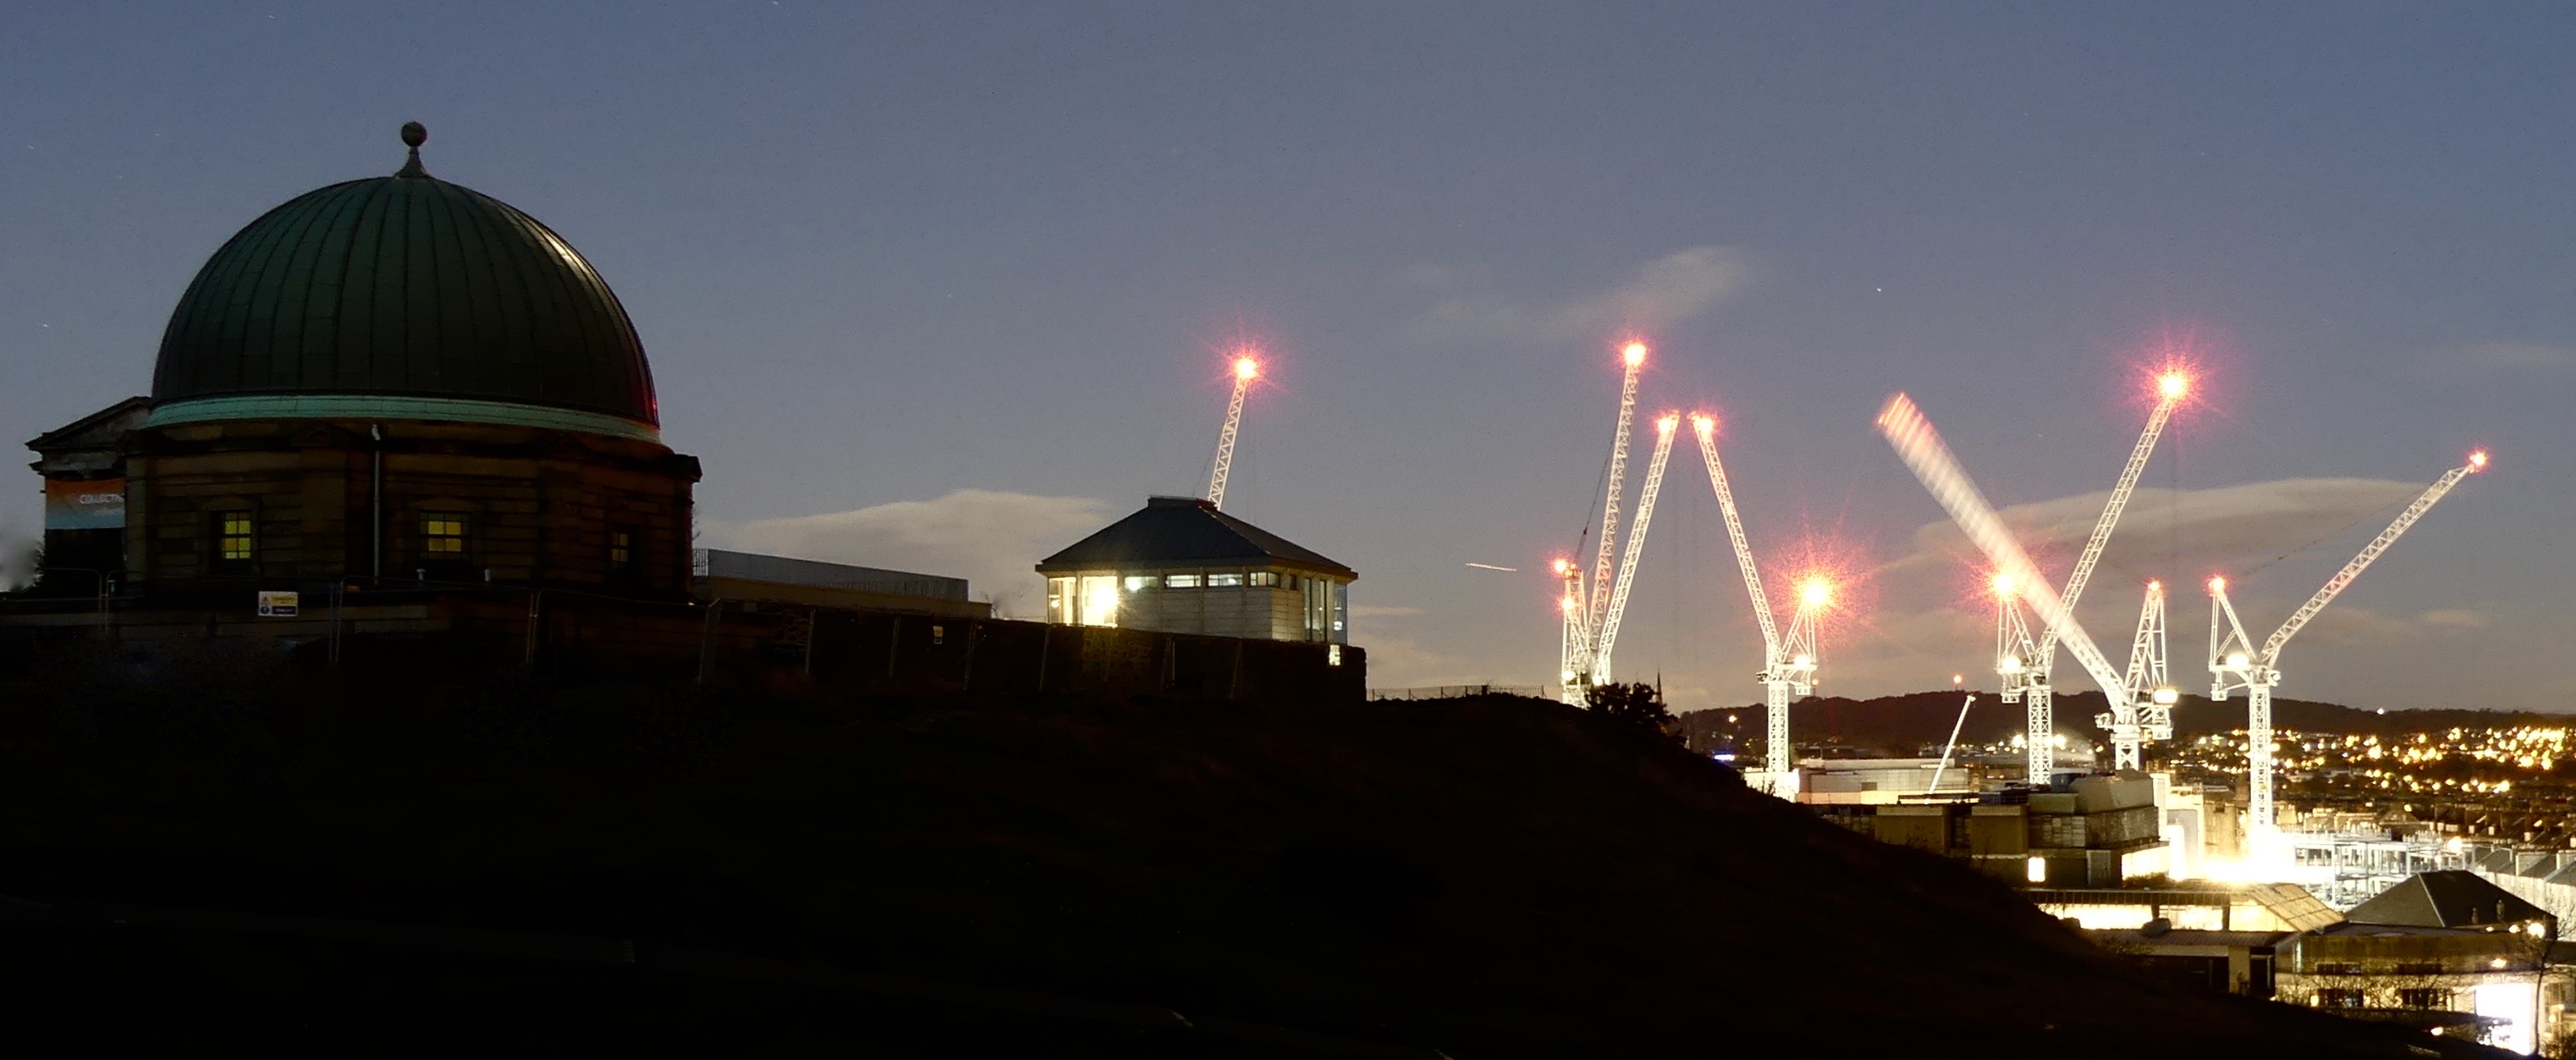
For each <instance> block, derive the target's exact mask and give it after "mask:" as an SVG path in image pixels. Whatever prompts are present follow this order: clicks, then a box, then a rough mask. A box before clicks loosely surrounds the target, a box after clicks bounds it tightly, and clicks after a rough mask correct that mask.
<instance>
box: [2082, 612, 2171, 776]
mask: <svg viewBox="0 0 2576 1060" xmlns="http://www.w3.org/2000/svg"><path fill="white" fill-rule="evenodd" d="M2120 689H2121V693H2120V694H2119V695H2106V696H2105V697H2104V698H2106V699H2108V700H2109V701H2110V702H2111V705H2112V709H2110V710H2109V711H2106V712H2104V713H2101V714H2096V715H2094V716H2093V723H2094V724H2096V725H2099V726H2101V727H2102V728H2103V729H2104V730H2105V731H2108V732H2109V733H2110V734H2111V768H2113V769H2143V768H2145V767H2146V762H2145V753H2144V751H2145V744H2146V743H2147V742H2148V741H2150V740H2170V739H2173V708H2174V704H2175V703H2176V702H2178V701H2180V700H2181V699H2182V693H2181V692H2180V691H2178V690H2176V689H2175V688H2174V686H2173V681H2172V680H2171V675H2170V674H2168V673H2167V671H2166V668H2165V583H2163V582H2161V581H2151V582H2148V583H2147V598H2146V603H2145V605H2144V606H2142V607H2140V608H2139V609H2138V632H2137V636H2136V637H2134V638H2132V639H2131V640H2130V641H2129V670H2128V673H2127V675H2126V676H2125V677H2124V679H2123V680H2122V681H2121V682H2120ZM2123 705H2125V706H2126V707H2127V708H2128V709H2126V710H2123V709H2121V708H2122V706H2123Z"/></svg>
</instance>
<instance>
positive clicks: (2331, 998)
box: [2317, 990, 2362, 1008]
mask: <svg viewBox="0 0 2576 1060" xmlns="http://www.w3.org/2000/svg"><path fill="white" fill-rule="evenodd" d="M2317 1007H2318V1008H2360V1007H2362V995H2361V991H2359V990H2319V991H2317Z"/></svg>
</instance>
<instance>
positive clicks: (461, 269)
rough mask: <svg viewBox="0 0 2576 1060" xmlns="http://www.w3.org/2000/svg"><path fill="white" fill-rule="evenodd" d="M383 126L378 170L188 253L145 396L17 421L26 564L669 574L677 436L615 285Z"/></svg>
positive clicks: (163, 580) (185, 579)
mask: <svg viewBox="0 0 2576 1060" xmlns="http://www.w3.org/2000/svg"><path fill="white" fill-rule="evenodd" d="M403 132H404V140H405V142H406V143H407V144H409V145H410V147H411V154H410V157H409V159H408V160H407V162H406V163H405V164H404V166H403V167H402V168H401V169H400V170H399V171H398V172H396V173H394V174H393V175H392V176H386V177H376V178H369V179H363V180H354V181H347V182H343V183H340V184H333V185H330V186H328V187H324V188H321V189H318V190H315V191H312V192H309V193H307V194H305V195H302V196H298V197H297V198H295V199H293V200H290V201H288V202H287V203H285V204H283V205H281V206H279V207H277V208H276V209H274V210H271V211H269V212H268V213H266V214H264V215H262V216H261V217H259V218H258V219H257V220H254V221H252V222H251V223H250V224H249V225H248V226H247V227H245V228H243V229H242V230H241V231H240V232H239V233H238V234H236V235H234V236H233V237H232V238H231V239H230V240H227V241H226V242H225V243H224V244H223V245H222V246H221V247H220V248H218V249H217V250H216V251H215V252H214V254H213V255H212V256H211V257H210V258H208V260H207V261H206V264H205V265H204V267H203V268H202V269H200V270H199V271H198V273H197V276H196V278H195V280H194V281H192V282H191V283H190V284H189V285H188V288H187V291H186V292H185V293H184V294H183V295H182V296H181V298H180V300H179V305H178V308H177V310H176V311H175V312H173V313H172V315H171V318H170V323H169V326H168V328H167V329H166V331H165V332H164V334H163V337H162V342H161V348H160V352H159V356H158V358H157V361H156V363H155V367H154V371H153V381H152V394H151V396H150V397H148V398H140V399H128V400H127V401H124V402H120V403H118V404H116V405H114V406H110V407H109V408H108V409H106V410H103V411H101V412H99V413H96V414H93V415H91V416H88V417H84V418H82V419H81V420H80V421H77V422H75V423H73V424H71V425H69V426H67V427H65V428H63V429H61V430H57V431H53V432H49V433H48V434H46V435H45V436H43V437H40V438H38V439H36V440H35V441H34V442H32V443H30V447H31V448H34V449H35V450H37V453H38V457H39V459H38V460H37V462H36V464H35V467H36V469H37V470H38V472H39V473H41V474H43V475H44V476H45V478H46V486H47V493H48V496H49V498H50V497H54V496H56V495H58V494H59V495H61V496H62V497H65V498H71V499H73V500H72V501H71V502H67V503H64V504H52V505H49V507H48V518H47V537H46V546H47V553H46V554H47V556H48V559H47V562H46V566H47V567H49V568H54V569H53V570H49V571H47V572H46V578H45V581H46V582H47V583H52V582H54V581H55V580H56V576H57V575H60V574H64V573H66V572H69V571H72V570H76V569H94V570H97V571H99V572H101V573H102V574H105V573H108V572H112V574H113V577H112V580H113V581H114V582H116V583H117V584H116V590H117V595H118V596H120V597H138V596H139V597H144V598H147V599H149V600H151V601H153V602H155V603H160V604H172V605H187V604H191V603H202V604H205V605H208V606H228V605H229V604H230V603H232V602H238V601H235V599H234V598H236V597H240V598H244V599H247V598H248V596H250V595H251V594H252V593H254V592H255V591H257V590H263V589H290V588H294V587H297V586H300V585H306V584H309V583H312V582H315V581H327V582H329V583H331V584H332V585H333V586H335V587H342V588H354V589H357V590H359V591H366V590H370V589H385V588H394V587H410V588H427V587H440V586H447V587H453V586H474V585H507V586H524V587H551V588H569V589H579V590H586V591H591V592H596V593H601V594H606V595H616V596H626V597H635V598H645V599H678V598H681V597H683V596H684V595H685V594H686V593H687V591H688V588H689V580H690V557H689V544H690V541H689V537H690V528H691V522H692V515H693V513H692V507H691V492H692V489H693V487H694V485H695V483H696V482H697V480H698V477H699V469H698V463H697V461H696V459H695V458H693V457H689V456H684V455H681V454H678V453H674V452H672V451H671V449H670V448H669V447H668V446H665V445H663V444H662V441H661V435H660V418H659V411H658V408H657V406H656V403H655V398H654V393H653V381H652V372H651V369H650V367H649V366H648V365H647V364H646V362H645V358H644V349H643V344H642V341H641V340H640V339H639V338H638V337H637V335H636V332H635V328H634V324H633V323H632V322H631V321H630V320H629V319H628V318H627V315H626V311H625V308H624V307H623V306H622V305H620V304H619V303H618V301H617V296H616V295H615V294H614V293H613V292H611V291H610V290H609V288H608V285H607V283H606V282H605V281H603V280H602V279H601V278H600V276H599V274H598V272H597V270H595V269H593V268H592V267H591V265H590V263H589V262H588V261H587V260H585V259H584V258H583V257H582V256H581V254H580V253H579V252H578V251H575V250H574V249H573V248H572V246H571V244H570V243H568V242H566V241H564V239H563V238H562V237H560V236H558V235H556V234H555V233H554V232H553V231H552V230H550V229H548V228H546V227H545V226H544V225H542V224H540V223H538V222H537V221H536V219H534V218H532V217H529V216H528V215H527V214H525V213H523V212H520V211H519V210H517V209H515V208H513V207H511V206H510V205H508V204H506V203H503V202H501V201H500V200H497V199H494V198H492V197H490V196H487V195H483V194H481V193H479V192H476V191H473V190H471V189H468V188H465V187H462V186H460V185H456V184H451V183H448V182H446V181H443V180H439V179H437V178H435V177H432V176H430V175H429V173H428V172H427V170H426V169H425V168H424V167H423V166H422V164H421V161H420V150H419V149H420V145H421V144H422V143H423V142H424V141H425V140H426V139H427V132H426V131H425V130H423V129H421V128H420V127H419V126H418V125H410V126H406V127H405V128H404V130H403ZM108 490H115V491H117V492H119V493H121V503H119V504H115V505H106V504H93V505H90V506H89V507H86V508H83V507H80V506H79V505H80V504H82V503H87V502H90V501H95V500H98V499H100V498H99V497H97V496H93V495H100V494H103V491H108ZM110 509H113V511H110Z"/></svg>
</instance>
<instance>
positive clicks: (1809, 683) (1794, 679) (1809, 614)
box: [1691, 412, 1834, 796]
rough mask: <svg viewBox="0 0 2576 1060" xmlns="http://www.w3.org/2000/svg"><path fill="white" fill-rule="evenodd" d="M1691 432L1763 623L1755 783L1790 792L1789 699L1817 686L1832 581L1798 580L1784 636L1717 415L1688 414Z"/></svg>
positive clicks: (1755, 615)
mask: <svg viewBox="0 0 2576 1060" xmlns="http://www.w3.org/2000/svg"><path fill="white" fill-rule="evenodd" d="M1691 432H1692V433H1693V434H1695V435H1697V436H1698V437H1699V455H1700V459H1701V461H1702V462H1704V463H1706V464H1707V465H1708V484H1709V486H1710V487H1712V488H1714V489H1715V490H1716V491H1717V508H1718V511H1719V512H1720V513H1722V514H1723V515H1724V516H1725V517H1726V539H1727V541H1728V542H1729V543H1730V544H1732V545H1734V546H1735V566H1736V569H1738V570H1739V571H1741V572H1743V575H1744V593H1745V595H1746V596H1749V597H1751V598H1752V601H1753V620H1754V621H1755V622H1756V623H1759V624H1760V625H1761V627H1762V671H1761V672H1760V673H1758V674H1755V675H1754V680H1756V681H1759V682H1761V683H1762V687H1763V692H1764V695H1763V707H1764V714H1763V737H1764V740H1763V745H1762V746H1763V760H1762V771H1761V774H1760V775H1759V776H1758V777H1756V778H1755V782H1756V786H1758V787H1760V788H1761V789H1762V790H1764V791H1767V792H1770V793H1772V794H1775V795H1783V796H1785V795H1789V794H1794V792H1792V791H1791V790H1789V784H1790V781H1789V777H1790V775H1791V773H1792V772H1793V771H1794V770H1796V769H1797V767H1798V758H1797V754H1796V750H1795V745H1794V744H1792V743H1790V742H1789V704H1790V702H1792V701H1793V700H1795V699H1797V698H1799V697H1802V696H1806V695H1809V694H1811V693H1813V692H1814V691H1815V688H1816V668H1817V666H1818V665H1819V663H1820V662H1821V661H1822V653H1821V652H1820V651H1819V650H1818V648H1817V643H1816V626H1817V623H1818V622H1819V621H1820V620H1821V619H1822V617H1823V614H1824V611H1825V609H1826V608H1828V607H1830V606H1832V605H1833V602H1834V586H1833V583H1832V582H1830V581H1827V580H1825V579H1824V578H1822V577H1813V578H1809V579H1807V580H1806V581H1804V582H1802V583H1800V584H1799V586H1798V609H1797V611H1796V612H1794V613H1793V614H1792V615H1791V616H1790V618H1789V633H1788V635H1787V636H1785V637H1784V636H1782V635H1781V633H1780V626H1779V622H1778V621H1777V620H1776V619H1774V618H1773V617H1772V613H1771V599H1770V597H1768V596H1766V595H1764V594H1763V592H1762V568H1761V566H1760V565H1759V564H1756V563H1755V562H1754V560H1753V546H1752V545H1751V544H1750V543H1748V542H1747V541H1746V540H1745V538H1744V520H1743V518H1742V517H1741V516H1739V515H1738V514H1737V513H1736V509H1735V489H1734V488H1733V487H1732V486H1730V485H1728V483H1727V481H1726V465H1725V464H1724V463H1721V462H1720V461H1719V460H1718V458H1717V418H1716V417H1713V416H1710V415H1708V414H1706V413H1698V412H1694V413H1692V414H1691Z"/></svg>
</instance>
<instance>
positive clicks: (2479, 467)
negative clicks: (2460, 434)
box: [2469, 449, 2487, 474]
mask: <svg viewBox="0 0 2576 1060" xmlns="http://www.w3.org/2000/svg"><path fill="white" fill-rule="evenodd" d="M2486 469H2487V451H2486V450H2484V449H2480V450H2478V451H2477V452H2474V453H2470V454H2469V471H2470V472H2471V473H2473V474H2474V473H2476V472H2480V471H2484V470H2486Z"/></svg>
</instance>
